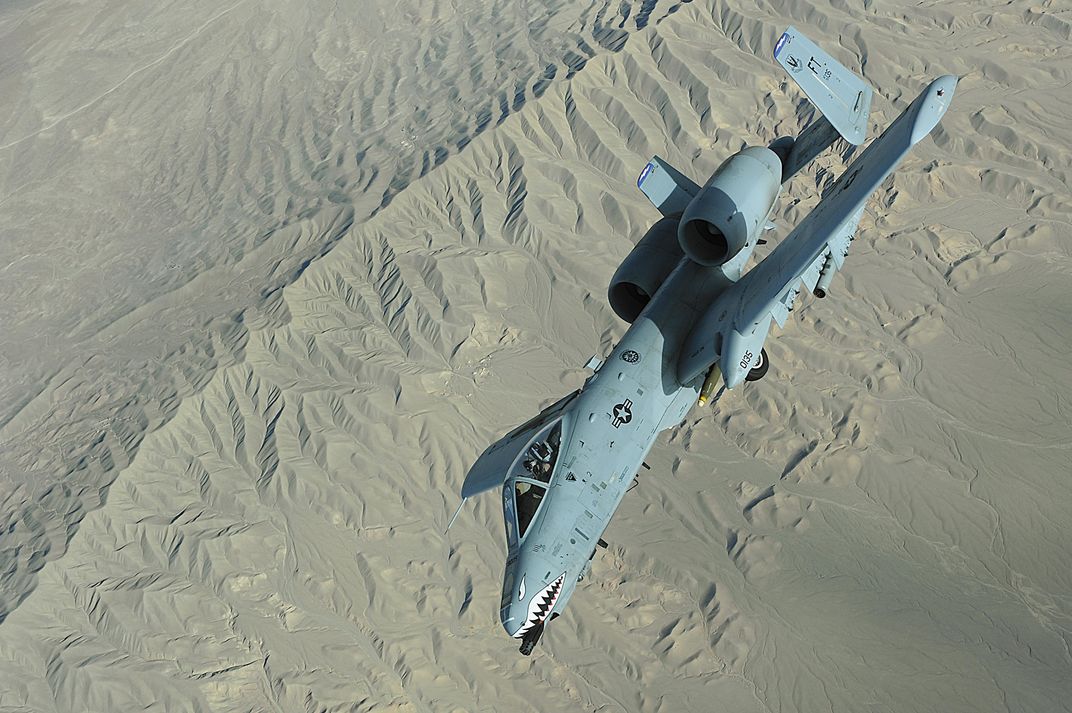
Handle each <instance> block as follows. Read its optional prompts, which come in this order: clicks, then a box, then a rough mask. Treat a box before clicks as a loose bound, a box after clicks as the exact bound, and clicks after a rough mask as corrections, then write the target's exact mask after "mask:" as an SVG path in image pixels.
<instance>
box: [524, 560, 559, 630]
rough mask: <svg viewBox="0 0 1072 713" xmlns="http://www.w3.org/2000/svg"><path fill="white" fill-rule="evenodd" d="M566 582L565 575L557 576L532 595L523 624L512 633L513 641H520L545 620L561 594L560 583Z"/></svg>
mask: <svg viewBox="0 0 1072 713" xmlns="http://www.w3.org/2000/svg"><path fill="white" fill-rule="evenodd" d="M565 581H566V573H565V572H563V573H562V574H560V575H558V579H556V580H555V581H553V582H551V583H550V584H548V585H547V586H546V587H544V588H543V589H542V590H540V591H539V592H538V593H536V594H534V595H533V597H532V599H531V600H530V601H529V611H528V614H527V615H526V616H525V623H524V624H522V625H521V628H520V629H518V630H517V631H516V632H515V633H514V638H515V639H520V638H521V637H523V636H524V635H525V634H527V633H528V632H529V631H530V630H531V629H532V628H533V627H534V626H536V625H537V624H539V623H540V622H541V621H543V620H544V619H546V618H547V615H548V614H549V613H550V612H551V609H552V608H553V607H554V606H555V602H557V601H558V595H559V594H561V593H562V583H563V582H565Z"/></svg>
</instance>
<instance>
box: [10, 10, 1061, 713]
mask: <svg viewBox="0 0 1072 713" xmlns="http://www.w3.org/2000/svg"><path fill="white" fill-rule="evenodd" d="M136 12H137V11H136V10H133V9H126V10H122V11H121V12H120V11H119V10H115V11H114V12H113V13H105V12H103V11H99V10H94V9H90V8H85V7H82V6H71V7H69V8H67V9H66V11H65V12H64V13H55V14H51V15H46V14H44V10H36V9H30V8H22V9H19V8H16V9H11V10H7V11H4V14H3V15H0V33H2V34H3V35H4V36H6V37H13V38H14V37H17V38H19V42H20V44H18V45H12V44H9V43H6V42H5V43H0V45H2V46H6V47H16V49H9V50H7V52H8V53H11V54H12V55H13V56H16V57H20V58H21V61H22V62H24V66H23V67H21V68H17V69H12V68H11V66H10V65H7V64H6V63H5V66H6V67H8V68H7V69H5V70H4V72H5V73H4V74H3V75H0V82H3V83H4V84H5V86H6V87H9V88H10V92H5V93H6V94H10V95H11V96H15V97H18V98H19V100H18V102H17V103H16V104H15V106H17V107H19V109H18V110H14V109H12V110H10V112H9V115H8V117H7V118H6V119H4V120H3V122H2V123H0V165H2V167H3V172H2V174H0V175H2V176H3V181H4V188H5V198H4V199H3V200H0V224H3V225H4V226H5V227H4V228H3V230H4V235H5V240H4V241H3V245H4V247H3V250H4V253H3V255H2V256H0V265H6V266H7V267H6V268H5V269H4V271H3V275H4V280H3V290H4V293H3V294H4V298H5V302H6V304H5V307H4V315H5V327H6V332H7V333H8V336H9V339H8V340H5V346H4V354H3V359H4V363H5V368H4V373H3V382H2V384H0V388H2V389H3V393H4V395H5V397H6V398H5V403H6V404H7V406H6V407H5V410H4V412H3V426H2V431H0V436H2V437H3V441H4V444H5V445H4V449H3V457H4V465H3V468H4V472H5V473H7V474H10V478H7V479H6V480H5V485H4V486H3V487H4V488H6V490H5V491H0V493H2V495H0V500H2V501H3V503H4V504H3V513H4V517H5V518H7V520H6V522H5V523H4V526H5V529H4V532H5V535H4V536H3V539H2V540H0V550H2V555H0V556H2V557H3V560H2V563H0V566H2V571H3V573H4V574H3V577H2V580H0V581H2V582H3V585H2V586H3V592H4V604H3V607H4V609H3V610H0V611H2V613H0V616H3V615H4V613H6V620H5V621H3V624H2V625H0V681H2V682H3V685H0V710H12V711H16V710H18V711H24V710H25V711H29V710H33V711H38V710H40V711H53V710H55V711H60V710H139V709H142V710H220V711H226V710H236V711H238V710H280V711H292V710H421V711H426V710H427V711H431V710H457V711H502V710H537V711H552V710H577V709H581V710H598V711H604V710H605V711H617V710H626V711H634V710H635V711H663V710H665V711H671V710H673V711H677V710H697V711H707V710H723V709H725V710H757V711H764V710H765V711H777V710H837V711H842V710H845V711H848V710H852V711H856V710H860V709H861V708H867V709H871V710H882V711H898V712H901V711H916V710H918V711H938V710H941V711H947V710H972V711H980V710H994V711H1001V710H1014V711H1056V710H1066V709H1068V708H1069V704H1068V700H1069V694H1072V677H1070V676H1069V675H1068V672H1069V670H1070V666H1072V654H1070V646H1072V578H1070V574H1069V572H1070V568H1069V567H1068V566H1067V565H1068V557H1067V554H1066V550H1067V543H1068V541H1069V537H1070V534H1072V533H1070V525H1069V524H1068V521H1069V518H1068V517H1067V515H1068V513H1069V512H1072V495H1070V490H1069V488H1068V487H1067V486H1068V484H1069V478H1070V477H1072V469H1070V466H1069V462H1070V448H1072V445H1070V443H1072V438H1070V430H1072V429H1070V422H1072V419H1070V414H1069V410H1068V403H1070V401H1069V399H1070V398H1072V368H1070V367H1069V366H1068V360H1067V359H1066V358H1064V355H1065V353H1066V352H1067V351H1068V350H1069V347H1070V346H1072V323H1070V321H1069V318H1068V315H1069V314H1070V313H1072V299H1070V298H1069V294H1072V292H1070V288H1072V251H1070V248H1069V243H1068V240H1067V238H1066V237H1065V234H1066V233H1067V232H1068V228H1069V219H1068V216H1069V214H1070V212H1069V208H1070V205H1069V202H1070V201H1069V192H1068V183H1069V173H1068V168H1067V167H1068V165H1069V163H1070V161H1069V154H1070V149H1072V141H1070V140H1069V136H1068V132H1067V130H1065V128H1064V126H1063V119H1062V117H1064V116H1067V115H1068V114H1069V112H1070V111H1072V93H1070V91H1069V83H1070V81H1072V58H1070V56H1069V51H1068V39H1069V35H1070V28H1072V16H1069V14H1068V12H1067V11H1058V9H1056V8H1054V7H1032V6H1028V5H1010V6H1005V7H1003V8H986V9H981V8H980V6H977V5H975V4H969V3H941V4H938V3H935V4H931V5H924V6H913V7H912V8H910V9H904V8H901V7H899V6H896V5H894V4H893V3H886V2H883V3H874V4H871V5H869V6H868V7H867V8H866V9H856V8H850V7H846V6H844V5H843V4H840V3H835V4H832V5H825V4H824V5H820V6H818V7H808V8H802V7H798V6H797V5H796V4H794V3H775V4H774V5H771V4H765V5H763V6H761V7H759V8H757V7H755V6H752V5H746V4H742V3H718V4H715V3H706V4H699V3H692V4H687V5H680V6H679V5H676V4H671V3H643V4H636V5H633V4H630V3H624V4H620V5H619V4H614V5H599V4H593V5H590V6H585V7H581V6H573V5H569V4H563V5H561V6H555V5H548V6H541V7H539V8H525V9H522V8H520V6H516V5H515V4H513V3H505V2H503V3H499V4H484V5H481V6H476V7H471V8H467V9H462V8H459V7H457V6H454V5H448V4H435V5H432V6H423V5H422V6H420V7H418V6H416V5H414V6H406V5H384V6H383V7H379V8H376V9H375V12H372V11H370V10H368V9H360V8H354V9H350V10H347V9H346V8H343V7H341V6H334V5H327V4H320V3H314V4H313V5H309V4H304V5H300V6H299V5H294V4H289V3H276V4H274V5H273V6H270V7H263V6H254V5H246V4H243V3H239V4H237V5H235V6H233V7H230V8H223V7H218V6H217V7H209V6H204V7H203V8H201V9H199V10H197V11H192V10H184V11H183V12H179V10H178V9H168V10H167V12H156V11H153V12H150V11H149V10H148V8H146V9H145V11H144V12H142V14H141V15H140V16H137V15H136ZM122 13H131V14H128V15H124V14H122ZM533 13H535V14H533ZM135 22H138V23H140V26H141V27H142V28H146V29H143V31H141V32H137V33H136V32H134V31H132V30H131V29H129V28H130V27H131V26H132V23H135ZM790 23H792V24H795V25H797V26H798V27H800V28H801V29H802V30H804V31H805V32H807V33H809V34H810V35H811V36H813V37H815V38H816V39H820V40H821V41H822V43H823V44H824V46H826V47H828V48H830V49H831V51H832V52H833V53H834V54H835V55H836V56H837V57H838V58H839V59H841V60H843V61H844V62H845V63H846V64H848V65H849V66H850V67H852V68H854V69H857V70H862V72H863V74H864V75H865V76H866V77H867V79H868V80H869V81H870V82H871V83H872V84H873V85H874V86H875V88H876V92H877V93H876V98H875V102H874V111H873V114H872V119H873V122H874V125H873V128H874V129H876V130H877V129H878V128H879V127H881V126H882V125H884V124H885V123H887V122H888V121H890V120H891V119H892V118H893V117H894V116H896V114H897V112H898V111H899V110H900V109H901V108H903V106H904V105H905V103H906V102H907V101H908V100H910V99H911V98H912V97H913V96H914V95H915V93H916V92H917V91H918V90H919V88H920V87H921V86H923V84H924V82H925V81H926V80H927V79H928V78H929V77H930V76H933V75H937V74H940V73H945V72H951V73H956V74H959V75H962V77H963V79H962V81H961V84H960V87H959V89H958V93H957V99H956V102H955V104H954V106H953V109H952V110H951V112H950V113H949V114H948V115H947V117H946V118H945V120H944V122H943V125H942V127H941V128H940V129H939V130H938V131H937V132H936V133H935V135H934V138H933V139H928V140H926V141H925V142H924V143H923V144H921V145H920V146H919V147H918V148H917V150H916V152H915V153H914V154H913V155H912V156H910V157H909V159H908V160H907V161H906V163H905V165H904V166H903V168H902V170H901V171H900V172H899V173H898V174H896V175H895V176H894V178H893V179H891V181H890V182H889V184H888V185H887V186H885V187H884V189H883V190H881V191H880V194H879V196H878V197H877V198H876V199H875V200H874V201H873V202H872V203H871V204H870V207H869V210H868V212H867V213H866V214H865V217H864V220H863V221H862V223H861V234H860V238H859V239H858V240H857V241H856V243H855V247H854V252H853V253H852V254H851V255H850V257H849V261H848V265H847V268H846V271H845V272H844V273H843V275H842V276H839V277H838V278H837V279H836V280H835V283H834V287H833V289H832V291H831V295H830V297H828V298H827V299H825V300H823V301H818V300H813V299H811V298H808V299H805V300H804V301H803V304H802V306H800V307H798V309H797V310H796V311H795V312H794V313H793V319H792V320H791V322H790V323H789V324H787V326H786V328H785V329H784V330H781V332H780V333H778V335H777V337H776V338H775V339H773V340H772V341H771V342H770V343H769V344H768V350H769V352H770V356H771V359H772V368H771V372H770V374H769V375H768V377H767V378H766V379H765V380H763V381H761V382H758V383H757V384H754V385H750V388H747V389H743V390H741V391H739V392H735V393H732V394H730V395H727V396H726V397H725V398H723V399H722V400H720V401H719V403H718V405H717V408H715V409H713V410H711V409H709V410H707V411H705V412H701V411H694V412H693V413H692V414H690V416H689V418H688V419H687V420H686V422H685V423H684V424H683V425H682V426H681V427H680V428H678V429H676V430H675V431H673V432H672V433H671V435H670V436H669V438H666V439H663V441H661V442H660V443H659V445H658V446H657V447H656V450H655V451H653V454H652V457H651V458H650V459H649V462H650V463H651V465H652V470H651V471H650V472H649V473H647V475H646V476H645V477H643V478H642V481H641V485H640V487H638V488H637V489H636V490H634V491H633V492H632V493H631V494H630V495H629V497H627V498H626V500H625V502H624V504H623V506H622V508H621V510H620V511H619V513H618V515H617V517H616V518H615V520H614V521H613V522H612V524H611V527H610V530H609V531H608V533H607V539H608V540H610V541H611V543H612V546H611V549H610V550H609V551H607V552H605V553H601V554H600V555H598V556H597V558H596V560H595V563H594V567H593V573H592V576H591V578H590V579H588V580H587V581H586V582H585V583H583V584H582V585H581V587H580V590H579V591H578V593H577V594H576V595H575V597H574V598H573V600H572V601H571V604H570V607H569V609H568V610H567V612H566V614H565V615H564V616H563V618H561V619H560V620H558V621H557V622H556V625H555V626H554V627H552V628H551V629H550V630H549V633H548V635H547V637H546V638H545V640H544V642H543V643H542V644H541V647H540V649H539V650H538V652H537V654H536V655H535V656H533V657H532V658H531V659H523V658H521V657H519V656H518V655H517V654H516V651H515V647H514V646H513V643H512V642H511V640H509V639H508V638H506V637H505V636H504V635H503V632H502V631H501V627H500V626H499V623H498V621H497V605H498V590H499V578H500V574H501V570H502V566H503V561H504V558H505V554H504V552H503V543H502V539H503V537H502V533H501V515H500V512H499V506H498V502H497V500H496V499H495V498H494V497H488V498H486V499H483V500H481V501H480V502H477V503H475V504H474V505H471V506H469V508H468V509H467V510H466V511H465V512H464V513H463V515H462V516H461V517H460V518H459V520H458V522H457V523H456V524H455V526H454V528H452V530H451V532H450V534H449V536H444V535H443V534H442V531H443V527H444V526H445V525H446V521H447V518H448V517H449V515H450V513H451V512H452V510H453V508H454V506H455V505H456V502H457V492H458V489H459V487H460V483H461V480H462V478H463V476H464V473H465V471H466V469H467V467H468V466H469V464H470V463H471V462H472V461H473V460H474V458H475V457H476V455H477V454H478V453H479V452H480V451H481V450H482V449H483V448H484V447H485V446H486V445H487V444H488V443H489V442H490V441H491V440H493V439H494V438H495V437H497V436H498V435H499V434H501V433H502V432H503V431H505V430H506V429H507V428H508V427H509V426H511V425H513V424H516V423H518V422H520V421H522V420H524V419H525V418H526V417H527V416H529V415H531V414H532V413H533V412H534V411H535V410H536V409H537V408H539V406H540V405H542V404H545V403H547V402H549V401H551V400H552V399H554V398H557V397H558V396H560V395H561V394H563V393H565V392H566V391H568V390H571V389H573V388H576V387H577V386H578V385H579V384H580V383H581V381H582V380H583V378H584V376H585V375H586V372H584V371H583V370H582V369H581V368H580V366H581V365H583V364H584V363H585V361H586V360H587V358H588V356H590V355H591V354H593V353H601V352H605V351H607V350H608V349H609V347H610V345H611V344H612V343H613V341H614V340H615V339H617V338H618V337H620V336H621V334H622V333H623V332H624V325H623V324H622V323H621V322H620V321H618V320H617V319H616V318H615V317H614V315H613V314H612V313H611V311H610V309H609V308H608V307H607V305H606V300H605V298H604V294H605V288H606V283H607V280H608V279H609V277H610V275H611V273H612V272H613V271H614V269H615V267H616V266H617V264H618V262H619V261H620V260H621V259H622V258H623V257H624V256H625V255H626V254H627V253H628V250H629V249H630V247H631V246H632V244H633V242H634V241H635V240H636V239H637V237H638V236H639V235H641V234H642V233H643V231H644V230H645V229H646V227H647V226H648V225H649V224H650V223H651V222H653V220H654V219H655V215H654V211H653V209H651V208H650V206H648V205H647V204H646V203H644V202H643V201H642V198H641V196H639V194H638V193H637V192H636V190H635V187H634V180H635V174H636V171H637V169H638V168H639V167H640V166H642V165H643V164H644V162H645V161H646V160H647V158H648V157H649V156H650V155H651V154H652V153H658V154H659V155H661V156H664V157H665V158H666V159H668V160H669V161H671V162H672V163H674V164H675V165H678V166H681V167H682V168H684V169H686V170H687V172H688V173H690V174H691V175H692V176H694V177H697V178H701V179H702V178H703V177H705V176H707V175H708V174H709V173H710V171H711V170H713V169H714V167H715V166H717V165H718V163H720V162H721V160H722V159H723V158H725V157H726V156H727V155H728V154H730V153H732V152H733V151H735V150H737V149H738V148H740V147H742V146H743V145H745V144H748V143H766V142H769V141H771V140H772V139H774V138H775V137H777V136H780V135H786V134H791V133H793V132H795V131H796V130H798V128H799V127H800V126H801V125H802V124H803V122H804V121H805V120H806V118H807V116H808V115H809V112H810V109H809V108H808V105H807V103H806V102H805V101H804V100H803V98H802V97H801V95H800V94H799V92H797V91H796V90H795V88H793V87H792V86H791V85H790V83H789V82H788V81H787V80H786V79H785V78H784V77H783V76H782V75H781V74H780V73H779V71H778V69H777V67H776V65H775V64H774V63H773V61H771V60H770V59H769V57H770V53H771V50H772V48H773V43H774V41H775V40H776V39H777V36H778V33H779V32H780V30H781V29H782V28H783V27H784V26H785V25H786V24H790ZM65 28H69V29H70V32H68V33H67V34H66V35H65V34H64V33H63V32H62V30H64V29H65ZM124 33H125V34H124ZM64 37H66V38H67V39H63V38H64ZM70 38H75V39H70ZM61 40H62V42H61ZM104 47H107V48H108V49H109V51H108V52H107V53H104V55H103V56H102V57H101V58H100V59H99V64H98V65H97V66H96V71H93V72H90V71H88V70H87V69H86V66H87V65H86V63H85V62H84V61H82V62H80V61H79V58H83V57H84V56H85V54H86V52H87V50H88V49H93V50H94V56H95V54H96V53H98V52H102V51H103V50H102V48H104ZM49 58H52V59H51V60H49ZM46 60H49V61H46ZM61 60H62V61H61ZM94 61H98V60H94ZM872 133H874V132H872ZM842 165H843V157H841V156H836V155H831V156H826V157H823V158H822V159H821V160H820V161H819V162H818V165H817V166H816V167H814V168H813V169H811V170H810V171H808V172H807V173H806V174H805V175H803V176H801V177H800V178H798V179H796V180H795V181H794V182H793V183H792V184H791V186H790V187H789V191H788V195H786V196H784V197H783V201H782V206H783V210H782V211H781V212H780V214H779V217H778V221H777V222H778V224H779V231H778V233H777V234H776V236H777V237H780V236H782V235H784V234H785V233H786V232H787V231H788V228H789V227H790V226H791V225H793V223H794V222H795V221H797V220H799V219H800V217H802V216H803V215H804V214H805V213H806V211H807V210H809V209H810V207H811V206H813V205H814V203H815V202H816V200H817V198H818V194H819V192H820V191H821V190H822V188H823V187H825V186H826V185H828V184H829V182H830V181H831V180H832V179H833V178H834V177H835V176H836V175H837V173H838V171H839V170H840V167H841V166H842ZM56 206H58V208H57V207H56ZM46 236H52V239H51V240H46V239H45V238H46ZM773 242H774V241H773V240H772V243H773ZM53 275H55V276H53ZM8 612H9V613H8Z"/></svg>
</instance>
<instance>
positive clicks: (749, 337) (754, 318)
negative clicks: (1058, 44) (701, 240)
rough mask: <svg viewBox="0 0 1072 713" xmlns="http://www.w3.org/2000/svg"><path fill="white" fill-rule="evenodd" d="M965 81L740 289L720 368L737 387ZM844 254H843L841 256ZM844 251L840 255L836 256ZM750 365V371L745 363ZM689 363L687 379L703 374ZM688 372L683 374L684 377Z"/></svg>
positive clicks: (937, 92) (875, 157) (848, 178)
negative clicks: (805, 286)
mask: <svg viewBox="0 0 1072 713" xmlns="http://www.w3.org/2000/svg"><path fill="white" fill-rule="evenodd" d="M956 86H957V79H956V77H953V76H951V75H946V76H943V77H939V78H938V79H936V80H934V81H933V82H931V84H930V85H929V86H928V87H927V88H926V89H925V90H924V91H923V92H922V93H921V94H920V95H919V97H917V98H916V100H915V101H914V102H912V104H911V105H910V106H909V107H908V108H907V109H905V111H904V113H902V114H901V116H899V117H898V118H897V119H896V120H895V121H894V122H893V123H892V124H890V126H889V127H888V128H887V129H886V131H884V132H883V133H882V135H881V136H880V137H878V138H877V139H875V140H874V141H873V142H872V143H871V144H870V145H869V146H868V147H867V148H866V149H865V150H864V151H863V153H861V154H860V155H859V157H857V158H856V160H855V161H853V162H852V164H850V165H849V167H848V168H847V169H846V171H845V173H844V174H842V175H841V176H840V177H839V178H838V180H837V181H836V182H835V183H834V185H833V187H832V189H831V191H830V193H829V194H828V195H827V197H825V198H824V199H823V200H822V201H820V203H819V205H818V206H816V207H815V210H813V211H812V212H811V213H810V214H809V215H808V216H807V217H805V218H804V220H802V221H801V222H800V224H799V225H797V227H796V228H795V229H794V230H793V231H792V232H791V233H790V234H789V235H788V236H786V238H785V239H784V240H783V241H782V242H781V243H780V244H779V245H778V247H776V248H775V249H774V250H773V251H771V253H770V254H769V255H768V256H767V257H766V259H764V260H763V261H762V262H761V263H759V265H757V266H756V267H755V268H754V269H752V270H751V271H749V272H748V273H747V274H746V275H745V276H744V277H743V278H742V279H741V281H740V282H739V283H737V285H735V286H734V287H733V288H731V293H732V296H730V295H727V296H728V297H730V300H731V301H730V302H729V303H728V304H727V305H726V307H727V308H728V312H729V314H730V315H731V320H732V321H731V326H729V327H728V328H727V330H726V334H725V341H724V344H723V348H722V353H721V355H720V358H719V364H720V367H721V369H722V374H723V377H724V378H725V380H726V385H727V386H728V387H729V388H733V387H734V386H736V385H737V384H739V383H741V381H743V380H744V377H745V374H747V373H748V369H749V359H748V358H744V357H743V356H742V355H748V356H749V358H753V359H754V355H756V354H759V350H760V349H761V348H762V346H763V341H764V340H765V339H766V336H767V332H768V331H769V329H770V324H771V320H775V321H777V322H778V323H779V324H782V323H784V321H785V317H786V314H787V313H788V310H789V308H790V307H791V306H792V304H793V300H794V299H795V298H796V295H797V293H798V292H799V291H800V285H801V284H802V283H804V281H805V280H811V279H813V273H814V274H815V275H817V273H816V270H818V269H821V268H822V265H823V263H824V261H825V259H826V257H827V256H830V257H831V258H833V259H836V260H841V259H843V258H844V250H843V249H844V244H845V242H846V241H847V240H850V239H851V237H852V234H853V233H854V232H855V230H856V223H857V222H858V221H859V218H860V215H861V213H862V211H863V207H864V204H865V203H866V202H867V199H868V198H869V197H870V195H871V193H872V192H874V190H875V189H876V188H878V187H879V186H880V185H881V184H882V182H883V181H885V180H886V178H887V177H888V176H889V175H890V174H891V173H892V172H893V170H894V169H895V168H896V167H897V165H898V164H899V163H900V162H901V160H902V159H903V158H904V157H905V155H906V154H907V153H908V151H909V150H910V149H911V148H912V146H913V145H915V144H916V143H918V142H919V141H920V140H921V139H923V137H924V136H926V135H927V134H929V133H930V131H931V130H932V129H933V128H934V127H935V126H936V125H937V124H938V121H939V120H940V119H941V118H942V116H943V115H944V114H945V111H946V109H947V108H948V107H949V103H950V101H951V100H952V98H953V91H954V90H955V89H956ZM838 248H842V250H838ZM839 252H840V253H841V254H840V256H839V257H837V258H834V256H835V255H838V253H839ZM742 362H743V366H742V365H741V364H742ZM695 366H696V365H692V364H690V365H683V369H682V370H681V372H679V376H687V375H688V373H689V372H691V371H694V370H695V371H696V373H699V371H700V370H698V369H696V368H695ZM682 372H683V373H682Z"/></svg>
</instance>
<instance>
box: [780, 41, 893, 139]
mask: <svg viewBox="0 0 1072 713" xmlns="http://www.w3.org/2000/svg"><path fill="white" fill-rule="evenodd" d="M774 59H776V60H777V61H778V64H780V65H782V67H783V68H784V69H785V71H786V72H788V73H789V76H790V77H792V78H793V81H794V82H796V83H797V85H798V86H800V88H801V89H803V90H804V93H805V94H807V95H808V99H810V100H811V102H812V104H814V105H815V106H816V108H818V109H819V111H821V112H822V113H823V116H825V117H826V119H827V121H829V122H830V124H831V125H832V126H833V127H834V128H835V129H837V132H838V133H839V134H841V136H843V137H844V138H845V140H846V141H848V142H849V143H851V144H854V145H856V146H859V145H860V144H862V143H863V142H864V139H866V138H867V117H868V114H869V113H870V112H871V95H872V90H871V86H870V85H869V84H868V83H867V82H865V81H864V80H862V79H860V78H859V77H857V76H856V75H855V74H853V73H852V72H850V71H849V70H847V69H845V67H843V66H841V64H839V63H838V61H837V60H835V59H834V58H833V57H831V56H830V55H828V54H827V53H826V52H824V51H823V50H822V49H821V48H820V47H819V46H818V45H816V44H815V43H814V42H812V41H811V40H809V39H808V38H807V37H805V36H804V35H802V34H801V33H800V32H799V31H798V30H797V29H796V28H795V27H789V28H788V29H786V31H785V32H783V33H782V36H781V37H780V38H778V44H776V45H775V46H774Z"/></svg>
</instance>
